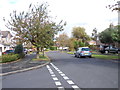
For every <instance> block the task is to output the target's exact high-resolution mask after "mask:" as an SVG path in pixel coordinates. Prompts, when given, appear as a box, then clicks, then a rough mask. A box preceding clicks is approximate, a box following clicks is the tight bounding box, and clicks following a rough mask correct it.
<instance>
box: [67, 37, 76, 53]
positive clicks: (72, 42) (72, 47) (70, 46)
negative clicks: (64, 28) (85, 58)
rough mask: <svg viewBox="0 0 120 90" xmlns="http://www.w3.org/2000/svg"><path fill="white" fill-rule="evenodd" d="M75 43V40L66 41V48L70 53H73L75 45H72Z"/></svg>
mask: <svg viewBox="0 0 120 90" xmlns="http://www.w3.org/2000/svg"><path fill="white" fill-rule="evenodd" d="M75 41H76V38H73V37H72V38H69V40H68V47H69V50H70V51H74V49H75V44H74V42H75Z"/></svg>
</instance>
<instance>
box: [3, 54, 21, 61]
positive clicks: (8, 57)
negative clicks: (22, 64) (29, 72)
mask: <svg viewBox="0 0 120 90" xmlns="http://www.w3.org/2000/svg"><path fill="white" fill-rule="evenodd" d="M19 58H20V56H19V54H13V55H10V54H7V55H2V61H1V62H2V63H5V62H11V61H15V60H18V59H19Z"/></svg>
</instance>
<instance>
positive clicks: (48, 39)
mask: <svg viewBox="0 0 120 90" xmlns="http://www.w3.org/2000/svg"><path fill="white" fill-rule="evenodd" d="M47 7H48V5H47V4H41V5H39V4H37V5H33V6H32V4H30V6H29V9H28V11H27V12H24V11H23V12H20V13H19V14H17V12H16V11H13V13H12V14H10V18H11V20H9V21H8V24H7V25H6V26H7V27H8V28H9V29H10V30H13V31H14V32H15V33H16V36H17V37H18V38H19V39H20V40H21V41H22V42H21V43H23V42H31V43H32V45H34V46H35V47H36V48H37V58H39V48H41V49H42V51H43V56H44V48H46V47H48V46H50V45H51V43H53V38H54V35H55V34H57V32H58V31H62V30H63V26H65V25H66V23H63V21H60V23H59V24H56V22H53V21H52V20H51V18H50V16H48V11H47ZM4 20H5V19H4Z"/></svg>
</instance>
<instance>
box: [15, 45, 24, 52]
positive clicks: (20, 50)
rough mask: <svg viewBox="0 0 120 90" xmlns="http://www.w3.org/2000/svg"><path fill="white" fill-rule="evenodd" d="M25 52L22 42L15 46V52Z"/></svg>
mask: <svg viewBox="0 0 120 90" xmlns="http://www.w3.org/2000/svg"><path fill="white" fill-rule="evenodd" d="M21 53H23V46H22V44H19V45H17V46H16V47H15V54H21Z"/></svg>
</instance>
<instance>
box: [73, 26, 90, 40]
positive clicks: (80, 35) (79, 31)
mask: <svg viewBox="0 0 120 90" xmlns="http://www.w3.org/2000/svg"><path fill="white" fill-rule="evenodd" d="M72 35H73V37H74V38H76V39H78V40H79V39H81V40H82V42H87V41H88V40H90V37H89V36H88V35H87V34H86V32H85V29H84V28H83V27H74V28H73V31H72Z"/></svg>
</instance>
